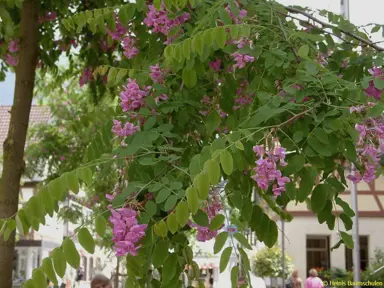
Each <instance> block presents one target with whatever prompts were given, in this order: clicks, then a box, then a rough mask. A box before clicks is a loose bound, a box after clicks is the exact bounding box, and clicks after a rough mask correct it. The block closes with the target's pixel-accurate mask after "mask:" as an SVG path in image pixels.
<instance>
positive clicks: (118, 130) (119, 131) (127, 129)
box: [112, 120, 139, 137]
mask: <svg viewBox="0 0 384 288" xmlns="http://www.w3.org/2000/svg"><path fill="white" fill-rule="evenodd" d="M138 129H139V127H137V126H134V125H133V124H132V123H129V122H127V123H125V124H124V128H123V127H122V124H121V121H118V120H113V127H112V132H113V133H114V134H115V135H117V136H120V137H126V136H129V135H132V134H134V133H136V132H137V131H138Z"/></svg>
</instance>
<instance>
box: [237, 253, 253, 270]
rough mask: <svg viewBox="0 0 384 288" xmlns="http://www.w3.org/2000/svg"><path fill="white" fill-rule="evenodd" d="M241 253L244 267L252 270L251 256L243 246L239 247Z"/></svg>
mask: <svg viewBox="0 0 384 288" xmlns="http://www.w3.org/2000/svg"><path fill="white" fill-rule="evenodd" d="M239 253H240V255H241V262H243V267H244V270H245V271H251V263H250V262H249V258H248V255H247V253H245V251H244V250H243V249H242V248H239Z"/></svg>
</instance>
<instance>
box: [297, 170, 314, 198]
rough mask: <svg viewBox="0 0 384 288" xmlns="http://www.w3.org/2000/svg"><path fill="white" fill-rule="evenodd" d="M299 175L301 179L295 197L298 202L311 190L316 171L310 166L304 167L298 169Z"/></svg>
mask: <svg viewBox="0 0 384 288" xmlns="http://www.w3.org/2000/svg"><path fill="white" fill-rule="evenodd" d="M299 176H300V178H301V180H300V187H299V190H298V192H297V196H296V199H297V200H298V201H300V202H304V201H305V199H307V197H308V196H309V194H311V192H312V188H313V185H314V184H315V180H316V172H315V171H314V170H313V169H312V168H309V167H305V168H304V169H302V171H300V173H299Z"/></svg>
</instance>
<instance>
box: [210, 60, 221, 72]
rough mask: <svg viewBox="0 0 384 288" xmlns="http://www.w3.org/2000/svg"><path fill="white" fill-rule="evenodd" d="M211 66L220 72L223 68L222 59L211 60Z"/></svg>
mask: <svg viewBox="0 0 384 288" xmlns="http://www.w3.org/2000/svg"><path fill="white" fill-rule="evenodd" d="M209 66H210V67H211V68H212V69H213V71H215V72H218V71H220V68H221V60H220V59H219V58H216V61H214V62H209Z"/></svg>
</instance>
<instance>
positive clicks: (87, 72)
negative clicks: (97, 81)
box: [79, 67, 93, 87]
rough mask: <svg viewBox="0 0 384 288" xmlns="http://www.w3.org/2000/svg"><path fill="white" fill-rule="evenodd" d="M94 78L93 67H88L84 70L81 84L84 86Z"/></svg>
mask: <svg viewBox="0 0 384 288" xmlns="http://www.w3.org/2000/svg"><path fill="white" fill-rule="evenodd" d="M91 80H93V75H92V68H90V67H87V68H85V69H84V70H83V73H82V74H81V76H80V80H79V84H80V87H83V86H84V85H85V84H87V83H88V82H89V81H91Z"/></svg>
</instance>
